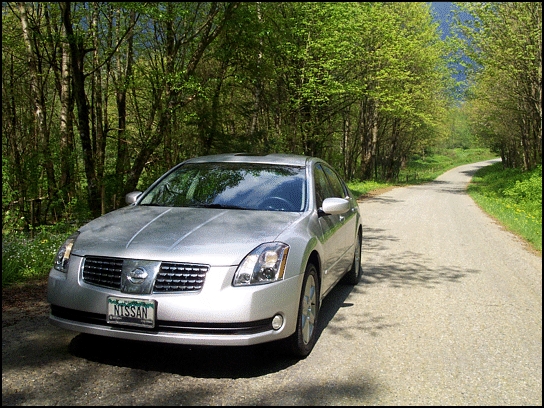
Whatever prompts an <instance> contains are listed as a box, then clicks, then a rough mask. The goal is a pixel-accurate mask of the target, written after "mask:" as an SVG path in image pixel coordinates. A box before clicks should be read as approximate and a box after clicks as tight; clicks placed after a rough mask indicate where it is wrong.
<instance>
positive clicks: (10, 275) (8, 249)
mask: <svg viewBox="0 0 544 408" xmlns="http://www.w3.org/2000/svg"><path fill="white" fill-rule="evenodd" d="M71 228H73V227H70V226H68V227H66V226H59V225H57V226H49V227H41V228H40V229H39V230H38V231H35V232H34V234H33V237H31V236H30V235H29V234H28V233H23V232H20V231H17V232H11V233H9V234H5V235H4V234H3V235H2V287H3V288H4V287H6V286H9V285H11V284H14V283H21V282H25V281H28V280H32V279H38V278H43V277H45V276H47V274H48V273H49V270H50V269H51V267H52V266H53V259H54V258H55V255H56V253H57V250H58V249H59V247H60V245H61V244H62V243H63V242H64V241H65V240H66V238H67V237H68V235H69V233H68V232H67V231H69V230H70V229H71Z"/></svg>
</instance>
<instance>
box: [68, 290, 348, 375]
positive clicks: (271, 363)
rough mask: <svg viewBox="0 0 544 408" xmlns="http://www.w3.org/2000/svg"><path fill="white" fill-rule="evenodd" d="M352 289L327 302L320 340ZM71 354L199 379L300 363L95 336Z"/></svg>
mask: <svg viewBox="0 0 544 408" xmlns="http://www.w3.org/2000/svg"><path fill="white" fill-rule="evenodd" d="M352 290H353V286H350V285H342V284H339V285H338V286H337V287H336V288H334V289H333V290H332V291H331V292H330V293H329V294H328V295H327V297H326V298H325V299H324V301H323V303H322V307H321V311H320V320H319V323H318V327H317V336H318V341H319V336H320V335H321V333H322V332H323V330H324V329H325V328H326V327H327V325H328V324H329V322H330V321H331V320H332V319H333V318H334V315H335V314H336V312H337V311H338V310H339V309H340V308H341V307H348V306H349V305H348V304H346V303H345V300H346V298H347V297H348V295H349V294H350V293H351V291H352ZM69 350H70V353H71V354H72V355H73V356H75V357H79V358H84V359H86V360H89V361H93V362H97V363H101V364H108V365H113V366H119V367H128V368H133V369H140V370H146V371H157V372H163V373H172V374H178V375H183V376H192V377H200V378H251V377H259V376H262V375H266V374H270V373H273V372H278V371H281V370H284V369H286V368H288V367H290V366H293V365H295V364H296V363H297V362H299V361H300V360H299V359H297V358H294V357H292V356H291V355H289V354H288V352H287V351H286V349H285V347H284V345H283V343H281V342H274V343H265V344H259V345H252V346H232V347H230V346H229V347H212V346H186V345H178V344H162V343H149V342H140V341H134V340H123V339H115V338H108V337H101V336H94V335H90V334H83V333H82V334H78V335H77V336H75V337H74V338H73V339H72V341H71V342H70V346H69Z"/></svg>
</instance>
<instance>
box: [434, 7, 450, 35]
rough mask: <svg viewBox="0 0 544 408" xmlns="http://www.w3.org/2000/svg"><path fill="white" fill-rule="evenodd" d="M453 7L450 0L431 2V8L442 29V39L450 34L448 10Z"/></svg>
mask: <svg viewBox="0 0 544 408" xmlns="http://www.w3.org/2000/svg"><path fill="white" fill-rule="evenodd" d="M452 9H453V4H452V3H451V2H431V10H432V12H433V13H434V14H435V15H436V17H437V20H438V22H439V23H440V29H441V30H442V39H444V38H445V37H447V36H448V35H449V34H450V27H449V24H450V22H451V15H450V12H451V11H452Z"/></svg>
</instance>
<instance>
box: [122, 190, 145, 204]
mask: <svg viewBox="0 0 544 408" xmlns="http://www.w3.org/2000/svg"><path fill="white" fill-rule="evenodd" d="M141 195H142V192H141V191H133V192H131V193H128V194H127V195H126V196H125V203H127V204H134V203H135V202H136V200H137V199H138V197H140V196H141Z"/></svg>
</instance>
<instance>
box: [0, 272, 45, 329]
mask: <svg viewBox="0 0 544 408" xmlns="http://www.w3.org/2000/svg"><path fill="white" fill-rule="evenodd" d="M48 313H49V303H48V302H47V277H44V278H40V279H36V280H31V281H28V282H24V283H21V284H14V285H11V286H8V287H7V288H2V327H6V326H11V325H13V324H15V323H16V322H18V321H19V320H21V319H23V318H26V317H34V316H40V315H44V316H46V315H47V314H48Z"/></svg>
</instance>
